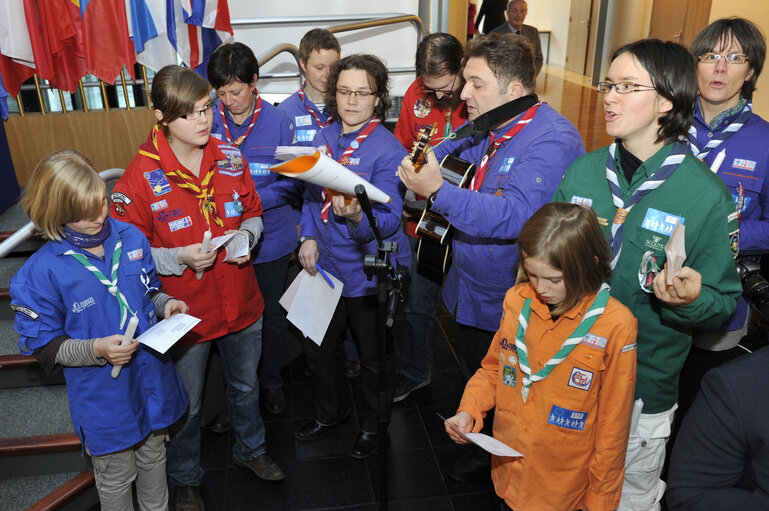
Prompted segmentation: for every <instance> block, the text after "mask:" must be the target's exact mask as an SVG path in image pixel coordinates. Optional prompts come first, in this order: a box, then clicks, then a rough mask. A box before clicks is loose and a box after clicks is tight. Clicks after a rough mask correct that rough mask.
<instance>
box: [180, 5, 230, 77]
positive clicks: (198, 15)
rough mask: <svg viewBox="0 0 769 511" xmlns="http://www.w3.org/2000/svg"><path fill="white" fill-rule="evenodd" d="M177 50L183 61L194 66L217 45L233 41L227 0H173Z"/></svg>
mask: <svg viewBox="0 0 769 511" xmlns="http://www.w3.org/2000/svg"><path fill="white" fill-rule="evenodd" d="M176 2H177V8H178V9H177V10H176V13H175V20H176V35H177V38H178V40H177V47H176V51H177V52H178V53H179V57H181V59H182V60H183V61H184V63H185V64H186V65H187V66H189V67H191V68H197V67H198V66H200V65H201V64H205V63H206V62H207V60H208V56H209V55H211V54H212V53H213V52H214V50H215V49H217V48H218V47H219V46H220V45H222V44H225V43H228V42H230V41H231V40H232V25H231V24H230V13H229V8H228V6H227V1H226V0H176Z"/></svg>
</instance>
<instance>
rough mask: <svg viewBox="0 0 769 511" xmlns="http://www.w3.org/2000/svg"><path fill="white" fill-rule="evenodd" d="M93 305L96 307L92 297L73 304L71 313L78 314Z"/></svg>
mask: <svg viewBox="0 0 769 511" xmlns="http://www.w3.org/2000/svg"><path fill="white" fill-rule="evenodd" d="M94 305H96V300H94V299H93V296H91V297H88V298H86V299H85V300H83V301H81V302H75V303H73V304H72V312H74V313H76V314H78V313H81V312H83V311H84V310H86V309H87V308H88V307H93V306H94Z"/></svg>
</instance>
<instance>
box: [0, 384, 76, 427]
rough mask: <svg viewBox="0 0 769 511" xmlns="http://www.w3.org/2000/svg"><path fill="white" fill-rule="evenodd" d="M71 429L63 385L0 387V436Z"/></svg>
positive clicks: (65, 391)
mask: <svg viewBox="0 0 769 511" xmlns="http://www.w3.org/2000/svg"><path fill="white" fill-rule="evenodd" d="M73 431H74V428H73V426H72V419H71V418H70V415H69V404H68V402H67V388H66V387H65V386H64V385H48V386H40V387H24V388H16V389H0V438H3V439H8V438H18V437H29V436H39V435H57V434H62V433H72V432H73Z"/></svg>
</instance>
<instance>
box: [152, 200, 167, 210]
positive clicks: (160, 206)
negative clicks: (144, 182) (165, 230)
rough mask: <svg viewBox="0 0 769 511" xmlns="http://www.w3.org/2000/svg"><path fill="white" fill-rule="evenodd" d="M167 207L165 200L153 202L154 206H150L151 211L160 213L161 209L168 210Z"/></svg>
mask: <svg viewBox="0 0 769 511" xmlns="http://www.w3.org/2000/svg"><path fill="white" fill-rule="evenodd" d="M167 207H168V202H167V201H166V200H165V199H163V200H159V201H157V202H153V203H152V204H150V209H152V211H153V212H154V211H160V210H161V209H166V208H167Z"/></svg>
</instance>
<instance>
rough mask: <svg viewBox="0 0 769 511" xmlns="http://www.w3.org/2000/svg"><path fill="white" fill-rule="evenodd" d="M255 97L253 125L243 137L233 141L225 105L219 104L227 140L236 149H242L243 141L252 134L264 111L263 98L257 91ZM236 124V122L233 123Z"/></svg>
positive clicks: (252, 116) (250, 125)
mask: <svg viewBox="0 0 769 511" xmlns="http://www.w3.org/2000/svg"><path fill="white" fill-rule="evenodd" d="M254 95H255V96H256V104H255V105H254V113H253V114H252V115H251V124H249V125H248V128H247V129H246V132H245V133H243V134H242V135H241V136H239V137H238V138H237V140H232V134H230V127H229V126H228V125H227V116H226V115H224V103H222V102H219V115H221V116H222V126H224V136H225V138H226V139H227V143H228V144H232V145H234V146H235V147H240V144H242V143H243V141H244V140H245V139H246V137H247V136H248V134H249V133H250V132H251V128H253V127H254V124H256V120H257V119H258V118H259V112H261V111H262V96H260V95H259V93H258V92H256V90H254ZM232 122H235V121H232Z"/></svg>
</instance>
